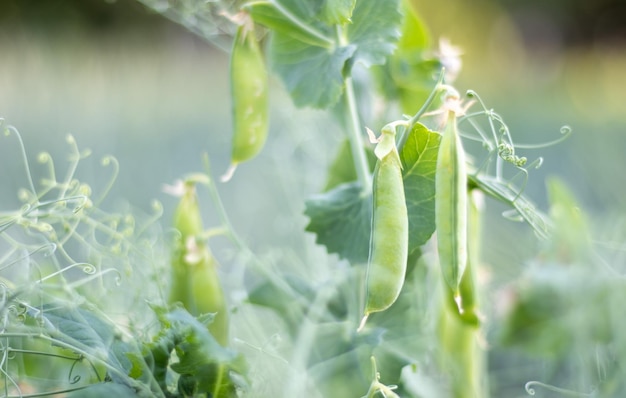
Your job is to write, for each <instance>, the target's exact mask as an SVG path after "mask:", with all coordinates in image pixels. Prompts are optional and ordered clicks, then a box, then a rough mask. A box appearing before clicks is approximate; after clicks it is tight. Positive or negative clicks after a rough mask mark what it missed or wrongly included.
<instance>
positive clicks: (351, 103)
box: [337, 26, 372, 195]
mask: <svg viewBox="0 0 626 398" xmlns="http://www.w3.org/2000/svg"><path fill="white" fill-rule="evenodd" d="M337 42H338V43H339V45H346V44H347V39H346V36H345V35H344V33H343V30H342V29H341V26H337ZM344 90H345V95H344V96H343V100H344V105H345V107H346V111H347V114H346V115H345V116H346V122H347V123H348V139H349V140H350V148H351V149H352V158H353V159H354V168H355V169H356V175H357V179H358V181H359V183H360V184H361V192H362V193H363V194H365V195H368V194H370V193H371V191H372V173H371V172H370V168H369V163H368V162H367V156H366V155H365V149H364V147H363V134H362V130H363V129H362V128H361V119H360V118H359V110H358V107H357V104H356V96H355V95H354V85H353V84H352V77H351V76H350V75H347V76H346V77H345V78H344Z"/></svg>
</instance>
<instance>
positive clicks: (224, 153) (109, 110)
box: [0, 0, 626, 396]
mask: <svg viewBox="0 0 626 398" xmlns="http://www.w3.org/2000/svg"><path fill="white" fill-rule="evenodd" d="M152 4H153V5H156V6H158V4H159V1H157V0H154V1H152ZM415 5H416V7H417V9H418V10H419V12H420V13H421V15H422V17H423V19H424V20H425V21H426V23H427V25H428V26H429V28H430V30H431V33H432V35H433V37H434V38H439V37H447V38H449V39H450V40H451V42H452V43H453V44H454V45H456V46H459V47H461V48H462V49H463V50H464V56H463V62H464V65H463V71H462V73H461V75H460V77H459V80H458V81H457V84H456V86H457V87H458V88H459V89H461V90H466V89H473V90H475V91H477V92H478V93H479V94H480V95H481V97H482V98H483V100H484V101H485V102H486V103H487V106H488V107H493V108H494V109H495V110H496V111H498V112H499V113H500V114H501V115H503V116H504V119H505V120H506V121H507V123H508V124H509V127H510V130H511V132H512V134H513V136H514V138H515V139H516V140H517V141H519V142H523V143H542V142H547V141H552V140H554V139H556V138H558V137H559V135H560V133H559V129H560V127H561V126H563V125H569V126H571V128H572V129H573V132H574V133H573V135H572V136H571V137H570V138H569V139H568V140H567V141H565V142H564V143H561V144H559V145H557V146H553V147H549V148H544V149H539V150H532V151H530V150H529V151H522V153H521V155H523V156H527V157H528V158H529V159H531V160H532V159H534V158H536V157H538V156H543V157H544V158H545V162H544V164H543V166H542V167H541V168H540V169H538V170H535V171H533V172H532V173H531V175H530V180H529V183H528V187H527V193H528V195H529V196H530V197H531V198H532V199H533V200H534V201H535V202H536V203H537V204H538V206H539V207H540V208H542V209H544V210H545V209H546V208H547V199H546V187H545V186H544V181H545V179H546V177H548V176H554V175H556V176H559V177H560V178H561V179H562V180H564V181H565V182H566V183H567V184H568V185H569V186H570V188H571V189H572V191H573V192H574V194H575V196H576V197H577V199H578V201H579V203H580V204H581V207H583V208H584V209H585V210H586V211H587V212H588V213H589V214H591V215H592V217H591V218H592V219H593V220H594V222H595V224H594V228H596V229H597V230H598V231H602V230H604V229H606V228H605V227H606V226H608V225H611V223H616V222H618V221H619V220H621V219H622V218H623V214H624V207H625V206H626V195H625V194H626V177H625V172H624V170H626V156H624V152H625V151H626V100H625V96H624V90H625V89H626V24H625V23H624V22H623V21H624V20H626V3H624V2H623V1H620V0H602V1H601V0H598V1H594V2H590V1H587V0H553V1H549V2H546V1H541V0H527V1H523V2H522V1H514V0H500V1H497V0H478V1H473V2H465V1H462V0H440V1H437V2H433V1H415ZM188 22H189V24H192V22H193V21H188ZM214 39H215V40H213V41H207V40H204V39H203V38H201V37H200V36H199V35H197V34H194V33H192V32H190V31H189V30H188V29H185V28H184V27H182V26H181V25H180V24H176V23H174V22H172V21H170V20H168V19H166V18H164V17H163V16H161V15H159V14H158V13H157V12H155V11H154V10H153V9H150V8H148V7H146V6H144V5H142V4H141V3H139V2H137V1H135V0H117V1H107V0H47V1H45V2H43V1H38V0H1V1H0V117H2V118H4V119H5V120H6V123H8V124H11V125H13V126H15V127H17V129H18V130H19V131H20V133H21V135H22V138H23V140H24V144H25V146H26V152H27V155H28V156H29V158H30V159H31V167H32V172H33V175H35V176H36V175H37V173H40V170H39V169H38V168H37V163H36V161H35V160H36V156H37V154H38V153H39V152H41V151H47V152H50V153H51V154H52V155H53V157H54V159H55V160H56V165H57V168H58V170H57V172H58V174H60V175H62V174H63V173H64V172H65V168H66V167H67V163H66V161H67V155H68V153H69V152H70V151H69V146H68V144H67V142H66V136H67V135H68V134H72V135H73V136H74V137H75V138H76V140H77V143H78V146H79V147H80V148H90V149H91V150H92V152H93V154H92V156H91V157H90V158H88V159H86V160H84V161H83V163H82V165H81V166H80V167H79V175H80V176H81V177H83V179H84V180H86V181H87V182H89V183H90V184H91V185H92V188H93V190H94V191H96V192H98V191H99V190H101V189H103V188H104V186H105V185H106V182H107V181H108V179H109V178H110V176H111V168H110V167H109V168H107V167H102V166H101V165H100V163H99V159H100V158H102V157H103V156H106V155H113V156H115V157H116V158H117V159H118V160H119V163H120V174H119V176H118V177H117V182H116V184H115V186H114V188H113V190H112V192H111V194H110V199H111V200H110V203H112V204H111V205H112V206H115V205H118V204H119V203H128V204H129V205H130V206H132V207H134V208H137V209H143V210H146V211H148V210H147V209H149V206H150V202H151V201H152V200H153V199H158V200H160V201H162V202H163V203H164V206H165V218H164V223H165V224H167V222H168V220H169V217H170V215H171V211H172V208H173V206H174V204H175V202H176V200H175V199H174V198H170V197H168V196H167V195H165V194H164V193H163V192H162V185H163V184H171V183H173V182H174V180H176V179H177V178H180V177H181V176H183V175H185V174H187V173H191V172H195V171H202V170H203V168H204V166H203V162H202V156H203V153H205V152H206V153H208V155H209V157H210V159H211V167H212V175H213V176H214V177H217V176H219V175H221V174H222V173H223V172H224V171H225V170H226V169H227V167H228V162H229V155H230V153H229V152H230V127H231V120H230V99H229V87H228V79H227V76H228V54H227V53H226V52H225V51H224V50H222V49H221V47H224V43H225V42H224V41H220V40H219V38H217V37H214ZM273 88H274V89H273V91H272V93H271V100H272V105H273V107H272V116H271V123H272V127H271V133H270V138H269V142H268V144H267V147H266V149H265V150H264V151H263V153H262V154H261V155H260V157H259V158H257V159H255V160H254V161H253V162H251V163H248V164H244V165H242V166H241V167H240V168H239V169H238V170H237V173H236V174H235V176H234V179H233V180H232V181H231V182H230V183H228V184H221V185H220V193H221V195H222V196H223V199H224V201H225V204H226V207H227V211H229V214H230V216H231V217H232V221H233V223H234V225H235V228H236V229H237V230H238V231H239V232H240V233H241V234H242V235H243V236H244V237H245V238H246V239H247V240H248V241H249V242H250V244H251V246H252V247H253V248H267V247H277V248H280V247H289V248H292V249H293V250H294V251H295V252H302V251H305V252H306V251H310V250H311V246H312V245H311V243H312V242H313V240H314V239H313V237H312V236H309V235H306V236H305V238H303V237H302V236H303V235H302V234H297V233H293V232H294V231H295V230H297V231H302V229H303V228H304V226H305V225H306V223H307V219H306V218H305V217H304V215H303V214H302V211H303V209H304V204H303V201H304V199H305V198H306V197H308V196H309V195H310V194H313V193H316V192H318V190H319V189H320V188H321V187H322V184H323V182H324V173H325V170H326V167H327V166H328V164H329V162H330V160H331V157H332V156H333V155H334V153H332V152H331V153H329V151H328V150H327V148H328V140H334V141H336V142H339V140H340V138H341V134H342V132H341V130H340V129H339V127H338V126H337V125H336V124H334V123H333V122H332V121H331V120H329V119H328V117H327V116H326V114H325V113H323V112H318V111H313V110H301V109H294V108H293V106H292V105H291V103H290V100H289V99H288V98H287V95H286V94H285V92H284V90H283V88H282V86H281V84H280V82H278V81H277V80H274V81H273ZM320 131H325V132H326V131H328V132H330V133H331V135H330V136H323V137H322V136H320V135H319V132H320ZM0 142H1V146H0V183H1V184H2V189H1V190H0V209H1V210H5V209H7V208H8V209H12V208H14V204H15V203H17V198H16V192H17V188H18V187H20V186H22V185H24V184H25V181H26V180H25V179H24V176H25V174H24V173H25V171H24V167H23V163H21V160H20V159H21V155H20V153H19V150H18V149H19V146H18V145H17V141H16V140H15V139H14V138H10V137H9V138H3V140H2V141H0ZM286 165H289V166H288V168H287V167H286ZM303 176H305V177H304V178H303ZM205 202H207V206H206V209H204V210H205V211H206V212H207V214H209V215H208V217H207V226H211V220H216V219H215V218H211V217H212V210H211V208H210V206H208V201H205ZM492 205H493V206H494V207H495V209H496V210H498V209H500V208H499V207H498V205H497V204H495V203H493V204H492ZM501 210H503V208H502V209H501ZM489 214H490V217H491V219H492V220H491V222H490V223H489V224H488V227H487V228H486V232H485V242H493V244H489V243H487V244H486V245H485V253H484V257H485V261H486V263H487V264H491V265H493V264H505V266H502V267H501V268H498V267H494V268H493V273H494V275H493V276H492V277H493V278H495V279H496V281H497V285H499V286H505V285H506V284H507V283H509V282H511V281H513V280H515V279H516V278H517V277H518V276H519V275H520V273H521V272H522V270H523V267H524V263H525V261H526V260H527V259H528V257H530V256H532V255H534V253H536V251H535V250H534V248H533V244H532V243H528V242H530V241H531V239H530V238H528V237H529V236H530V235H531V233H530V231H529V228H528V227H527V226H525V225H521V224H513V223H510V222H507V221H504V222H503V221H502V219H501V217H500V214H499V212H498V211H495V212H490V213H489ZM268 226H269V227H268ZM318 249H319V250H318ZM315 250H318V251H317V252H316V254H314V256H320V255H322V254H323V249H320V248H317V249H315ZM308 258H311V257H308ZM620 258H621V257H620ZM303 267H306V265H303ZM498 355H499V354H498V352H496V353H495V354H494V358H493V360H494V362H495V363H497V361H498V360H499V359H501V357H498ZM503 355H504V354H503ZM507 360H508V361H510V360H511V357H510V356H507ZM529 364H530V365H529ZM534 365H536V363H534V362H528V361H524V360H521V359H520V365H519V367H518V368H515V367H513V369H517V370H518V371H519V370H520V369H521V367H522V366H530V367H532V366H534ZM509 368H510V367H509ZM506 377H510V380H515V381H519V380H517V379H516V376H515V375H507V376H506ZM506 377H505V379H506ZM519 378H520V379H524V376H519ZM501 384H503V385H504V386H503V387H502V388H503V390H501V391H506V385H505V384H506V382H503V383H501ZM515 388H519V386H516V387H515ZM516 391H517V390H516ZM507 396H513V395H507Z"/></svg>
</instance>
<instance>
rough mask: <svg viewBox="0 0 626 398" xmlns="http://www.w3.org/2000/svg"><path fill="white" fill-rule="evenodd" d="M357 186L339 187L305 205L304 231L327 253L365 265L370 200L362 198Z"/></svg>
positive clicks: (359, 187) (369, 224) (365, 197)
mask: <svg viewBox="0 0 626 398" xmlns="http://www.w3.org/2000/svg"><path fill="white" fill-rule="evenodd" d="M361 191H362V189H361V186H360V185H359V184H358V183H357V182H351V183H346V184H341V185H339V186H337V187H335V188H333V189H332V190H330V191H328V192H325V193H322V194H319V195H315V196H313V197H311V198H310V199H309V200H307V201H306V209H305V211H304V214H306V215H307V216H309V218H310V219H311V221H310V222H309V225H307V227H306V230H307V231H309V232H314V233H315V234H316V235H317V239H316V242H317V243H318V244H321V245H324V246H326V250H328V252H329V253H337V254H339V256H340V257H342V258H345V259H348V260H350V261H351V262H355V263H366V262H367V257H368V255H369V242H370V232H371V230H372V226H371V219H372V196H371V195H368V196H363V195H362V192H361Z"/></svg>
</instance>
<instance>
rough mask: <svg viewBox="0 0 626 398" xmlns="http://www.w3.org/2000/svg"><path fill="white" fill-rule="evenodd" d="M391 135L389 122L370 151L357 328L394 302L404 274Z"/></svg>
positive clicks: (399, 187) (404, 238) (397, 166)
mask: <svg viewBox="0 0 626 398" xmlns="http://www.w3.org/2000/svg"><path fill="white" fill-rule="evenodd" d="M395 135H396V132H395V127H394V125H393V124H389V125H387V126H385V127H384V128H383V129H382V135H381V136H380V137H379V138H378V140H377V141H378V145H377V146H376V148H375V150H374V153H375V155H376V157H377V158H378V162H377V163H376V168H375V170H374V185H373V215H372V233H371V237H370V254H369V259H368V265H367V276H366V303H365V311H364V316H363V319H362V320H361V324H360V326H359V330H360V329H362V328H363V326H364V325H365V322H366V320H367V317H368V316H369V314H371V313H373V312H379V311H384V310H385V309H387V308H389V307H390V306H391V305H392V304H393V303H394V302H395V301H396V299H397V298H398V295H399V294H400V291H401V290H402V285H403V284H404V277H405V274H406V263H407V257H408V247H409V221H408V215H407V208H406V202H405V197H404V183H403V180H402V163H401V161H400V156H399V155H398V150H397V149H396V143H395Z"/></svg>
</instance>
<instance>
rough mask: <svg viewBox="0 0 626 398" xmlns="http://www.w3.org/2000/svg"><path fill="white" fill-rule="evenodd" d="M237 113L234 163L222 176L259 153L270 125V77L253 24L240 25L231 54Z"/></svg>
mask: <svg viewBox="0 0 626 398" xmlns="http://www.w3.org/2000/svg"><path fill="white" fill-rule="evenodd" d="M230 83H231V86H230V88H231V100H232V114H233V141H232V154H231V166H230V168H229V170H228V171H227V172H226V174H225V175H224V176H223V177H222V180H223V181H226V180H228V179H230V177H232V174H233V173H234V171H235V168H236V167H237V165H238V164H239V163H241V162H244V161H246V160H249V159H251V158H253V157H254V156H256V155H257V154H258V153H259V152H260V151H261V149H262V148H263V145H264V144H265V140H266V138H267V131H268V125H269V121H268V119H269V96H268V77H267V70H266V68H265V63H264V60H263V54H262V53H261V49H260V47H259V43H258V42H257V40H256V37H255V35H254V28H253V26H252V23H245V24H243V25H241V26H240V27H239V29H238V30H237V34H236V35H235V40H234V42H233V48H232V52H231V57H230Z"/></svg>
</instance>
